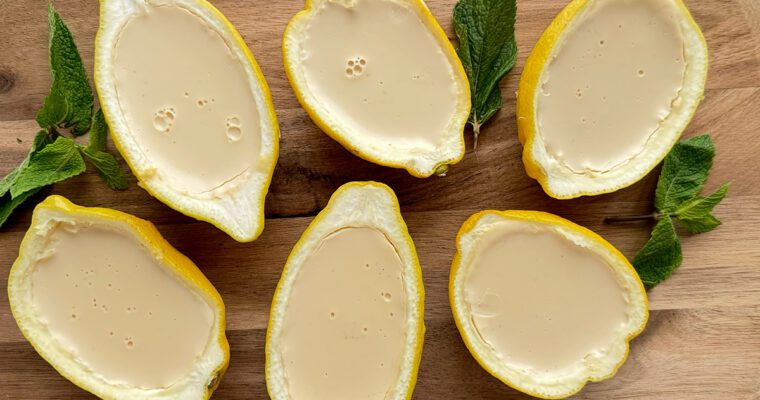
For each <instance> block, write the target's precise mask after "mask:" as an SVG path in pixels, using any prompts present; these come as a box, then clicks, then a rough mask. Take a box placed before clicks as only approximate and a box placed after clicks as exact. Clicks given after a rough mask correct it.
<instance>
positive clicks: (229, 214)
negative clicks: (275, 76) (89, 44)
mask: <svg viewBox="0 0 760 400" xmlns="http://www.w3.org/2000/svg"><path fill="white" fill-rule="evenodd" d="M95 84H96V87H97V91H98V96H99V99H100V105H101V107H102V109H103V111H104V114H105V116H106V119H107V121H108V124H109V126H110V128H111V135H112V137H113V139H114V143H115V144H116V147H117V148H118V149H119V151H120V152H121V154H122V155H123V156H124V158H125V160H126V161H127V163H128V164H129V166H130V168H131V169H132V172H133V173H134V174H135V176H136V177H137V178H138V180H139V182H140V185H141V186H142V187H144V188H145V189H146V190H147V191H148V192H149V193H150V194H152V195H153V196H154V197H156V198H158V199H159V200H161V201H162V202H164V203H166V204H167V205H169V206H170V207H172V208H174V209H176V210H177V211H180V212H182V213H184V214H186V215H189V216H191V217H194V218H197V219H200V220H203V221H207V222H210V223H212V224H214V225H216V226H217V227H219V228H220V229H222V230H223V231H225V232H227V233H228V234H229V235H230V236H232V237H233V238H235V239H236V240H239V241H250V240H254V239H256V238H257V237H258V236H259V234H260V233H261V231H262V229H263V227H264V199H265V197H266V193H267V189H268V187H269V182H270V180H271V177H272V173H273V171H274V167H275V164H276V162H277V155H278V141H279V129H278V126H277V118H276V116H275V113H274V108H273V104H272V100H271V95H270V93H269V89H268V87H267V84H266V82H265V80H264V77H263V76H262V74H261V71H260V70H259V67H258V65H257V64H256V61H255V60H254V58H253V55H252V54H251V51H250V50H249V49H248V47H247V46H246V44H245V42H244V41H243V39H242V38H241V37H240V35H239V34H238V32H237V31H236V30H235V28H234V27H233V26H232V25H231V24H230V22H229V21H228V20H227V19H226V18H225V17H224V16H223V15H222V14H221V13H220V12H219V11H218V10H216V9H215V8H214V7H213V6H212V5H211V4H209V3H208V2H206V1H205V0H177V1H171V2H166V1H158V0H146V1H132V0H103V1H101V7H100V27H99V30H98V34H97V38H96V44H95Z"/></svg>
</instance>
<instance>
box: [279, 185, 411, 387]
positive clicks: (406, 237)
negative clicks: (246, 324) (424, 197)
mask: <svg viewBox="0 0 760 400" xmlns="http://www.w3.org/2000/svg"><path fill="white" fill-rule="evenodd" d="M365 186H372V187H374V188H381V189H383V190H384V191H386V192H387V193H388V194H389V195H390V196H391V197H392V198H393V199H395V200H396V201H395V202H394V205H393V209H392V210H391V212H393V214H394V217H395V222H396V223H398V224H399V226H401V228H402V231H403V232H404V233H405V234H404V237H403V241H404V242H405V243H406V244H407V245H409V246H410V248H411V249H413V251H412V262H413V264H414V265H413V267H414V271H415V275H416V276H415V282H416V283H417V287H416V290H417V291H418V292H419V294H420V299H421V301H419V302H418V304H417V305H416V308H417V312H418V313H419V316H420V317H419V319H418V320H417V322H418V324H417V325H418V326H419V328H418V329H417V331H416V332H415V336H416V338H415V339H416V341H415V342H416V343H417V347H416V348H415V351H414V364H413V366H412V367H413V371H412V374H411V375H410V379H409V382H410V384H409V386H408V388H407V390H406V397H405V398H406V400H411V398H412V394H413V393H414V387H415V385H416V383H417V375H418V371H419V366H420V361H421V360H422V348H423V341H424V339H425V315H424V313H425V301H424V298H425V287H424V286H423V283H422V267H421V266H420V261H419V258H418V257H417V250H416V248H415V247H414V241H412V237H411V236H410V235H409V231H408V229H407V226H406V223H405V222H404V219H403V217H402V216H401V208H400V206H399V203H398V198H397V197H396V194H395V193H394V192H393V190H392V189H391V188H390V187H388V185H386V184H384V183H380V182H374V181H365V182H349V183H346V184H344V185H343V186H341V187H339V188H338V189H337V190H336V191H335V193H333V194H332V196H330V200H329V201H328V202H327V206H325V208H324V209H322V211H320V212H319V214H317V216H316V217H314V219H313V220H312V221H311V222H310V223H309V226H307V227H306V229H305V230H304V231H303V233H302V234H301V237H300V238H299V239H298V241H297V242H296V244H295V246H293V250H291V251H290V254H289V255H288V259H287V261H285V268H284V269H283V271H282V275H281V277H284V276H286V275H287V274H286V273H287V271H288V270H289V269H290V268H291V266H290V261H291V260H290V259H291V257H292V256H293V254H297V253H298V252H299V251H300V249H301V243H302V242H303V240H302V239H303V238H306V237H309V235H311V230H312V226H315V225H317V222H319V221H321V220H322V218H324V216H325V215H327V214H329V213H330V211H331V210H332V208H333V204H334V203H333V202H334V199H336V198H338V197H340V196H341V195H342V194H343V193H344V192H346V191H348V190H349V189H351V188H361V187H365ZM283 286H284V280H283V279H282V278H281V279H280V280H279V282H278V283H277V288H276V289H275V291H274V295H273V296H272V305H271V306H270V307H269V321H270V322H271V321H272V319H273V318H274V309H275V307H274V303H275V300H276V299H278V298H279V297H280V292H281V290H282V288H283ZM271 335H272V330H271V323H269V324H267V334H266V339H265V346H264V347H265V348H264V354H265V356H266V358H265V361H264V373H265V374H267V373H268V371H269V365H270V359H269V353H270V351H271V349H270V347H269V346H270V343H271ZM266 381H267V391H268V392H269V393H272V392H273V390H272V389H273V388H270V387H269V380H268V379H267V380H266Z"/></svg>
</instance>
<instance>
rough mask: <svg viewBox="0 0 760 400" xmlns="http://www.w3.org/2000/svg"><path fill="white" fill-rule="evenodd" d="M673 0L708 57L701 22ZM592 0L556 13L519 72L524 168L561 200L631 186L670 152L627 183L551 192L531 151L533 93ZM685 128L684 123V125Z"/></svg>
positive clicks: (519, 131)
mask: <svg viewBox="0 0 760 400" xmlns="http://www.w3.org/2000/svg"><path fill="white" fill-rule="evenodd" d="M672 1H674V2H675V3H676V4H677V6H678V8H679V9H680V10H681V13H682V16H683V17H684V18H685V19H686V21H687V22H688V24H689V25H690V26H691V27H692V29H694V31H695V32H697V33H698V36H699V39H700V41H701V48H702V49H704V52H705V60H707V58H708V57H707V42H706V40H705V38H704V35H703V34H702V30H701V29H700V28H699V25H697V22H696V21H694V18H693V17H692V15H691V13H690V12H689V9H688V8H687V7H686V5H685V4H684V3H683V1H682V0H672ZM588 2H589V0H573V1H571V2H570V3H569V4H568V5H567V6H566V7H565V8H564V9H562V11H561V12H560V13H559V14H557V16H556V17H555V18H554V19H553V20H552V22H551V23H550V24H549V26H548V27H547V28H546V30H545V31H544V32H543V33H542V34H541V37H540V38H539V39H538V41H537V42H536V44H535V46H534V47H533V50H531V52H530V55H529V56H528V59H527V60H526V61H525V66H524V67H523V72H522V75H521V76H520V83H519V85H518V89H517V102H516V117H517V137H518V139H519V140H520V143H522V145H523V157H522V158H523V165H524V166H525V172H526V173H527V174H528V176H529V177H531V178H533V179H535V180H537V181H538V183H539V184H540V185H541V187H542V188H543V190H544V192H546V194H548V195H549V196H551V197H553V198H555V199H559V200H567V199H573V198H576V197H581V196H595V195H599V194H605V193H612V192H615V191H618V190H620V189H623V188H625V187H628V186H631V185H633V184H635V183H636V182H638V181H640V180H642V179H644V177H646V176H647V175H648V174H649V172H651V171H652V170H653V169H654V168H655V167H656V166H657V165H658V164H659V163H660V162H661V161H662V160H663V159H664V158H665V156H667V152H665V153H664V154H662V155H661V156H660V157H659V159H658V160H657V162H656V163H653V164H652V168H650V169H649V171H647V173H645V174H641V176H639V177H638V178H637V179H635V180H632V181H630V182H629V183H625V184H622V185H620V184H618V185H613V186H611V187H609V188H607V189H604V190H598V191H582V190H581V191H578V192H576V193H575V194H568V195H562V194H557V193H555V192H552V190H551V188H550V187H549V183H548V179H547V175H546V172H545V171H544V168H543V167H542V166H541V165H540V164H539V163H538V162H537V161H536V160H535V159H534V158H533V154H532V148H533V142H534V140H535V137H536V135H537V134H538V133H537V129H536V120H535V116H536V109H535V101H534V94H535V93H536V90H538V86H539V81H540V78H541V73H542V72H543V69H544V66H545V65H546V64H547V62H548V60H549V57H550V56H551V54H552V50H553V49H554V46H555V45H556V44H557V41H558V40H559V39H560V37H561V36H562V33H563V32H564V31H565V29H566V28H567V26H568V25H569V24H570V22H571V21H572V20H573V19H575V17H576V16H577V15H578V13H579V12H581V11H582V10H583V8H584V7H585V6H586V5H587V4H588ZM706 81H707V68H705V74H704V75H703V76H702V79H701V84H702V87H704V86H705V82H706ZM698 105H699V103H698V102H697V104H695V106H694V107H693V108H692V109H691V110H689V120H691V119H692V118H693V117H694V114H695V113H696V111H697V106H698ZM684 129H685V127H684ZM679 136H680V134H679V135H676V136H675V137H674V139H673V140H672V141H671V143H670V144H669V148H671V147H673V145H675V144H676V142H678V139H679Z"/></svg>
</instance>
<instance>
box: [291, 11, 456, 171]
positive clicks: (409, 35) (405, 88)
mask: <svg viewBox="0 0 760 400" xmlns="http://www.w3.org/2000/svg"><path fill="white" fill-rule="evenodd" d="M283 55H284V62H285V71H286V73H287V75H288V79H289V80H290V83H291V86H293V90H294V91H295V94H296V97H297V98H298V100H299V101H300V103H301V105H302V106H303V107H304V109H306V111H307V112H308V113H309V116H310V117H311V119H312V120H313V121H314V122H315V123H316V124H317V125H318V126H319V127H320V128H321V129H322V130H323V131H324V132H325V133H327V134H328V135H329V136H330V137H332V138H333V139H335V140H336V141H338V142H339V143H340V144H342V145H343V147H345V148H346V149H348V150H349V151H351V152H353V153H354V154H356V155H357V156H359V157H361V158H364V159H365V160H368V161H371V162H374V163H376V164H380V165H385V166H389V167H394V168H403V169H406V170H407V171H408V172H409V173H410V174H412V175H414V176H416V177H428V176H430V175H432V174H434V173H442V172H445V170H446V168H447V166H448V165H450V164H455V163H457V162H459V161H460V160H461V159H462V157H463V156H464V151H465V148H464V137H463V131H464V127H465V124H466V123H467V117H468V115H469V113H470V88H469V83H468V80H467V76H466V74H465V71H464V69H463V67H462V64H461V62H460V61H459V58H458V56H457V54H456V52H455V51H454V48H453V47H452V46H451V43H450V42H449V40H448V38H447V36H446V34H445V32H444V31H443V30H442V29H441V27H440V26H439V25H438V23H437V22H436V20H435V18H434V17H433V16H432V15H431V14H430V11H429V10H428V8H427V6H426V5H425V3H424V2H422V1H421V0H339V1H332V0H307V1H306V8H305V9H304V10H302V11H300V12H299V13H298V14H296V15H295V16H294V17H293V19H292V20H291V21H290V23H289V24H288V26H287V28H286V29H285V33H284V36H283Z"/></svg>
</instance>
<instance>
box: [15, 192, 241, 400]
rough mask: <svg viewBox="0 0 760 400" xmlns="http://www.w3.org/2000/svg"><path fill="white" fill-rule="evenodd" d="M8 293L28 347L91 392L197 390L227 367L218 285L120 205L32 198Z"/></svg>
mask: <svg viewBox="0 0 760 400" xmlns="http://www.w3.org/2000/svg"><path fill="white" fill-rule="evenodd" d="M8 297H9V301H10V305H11V311H12V312H13V317H14V318H15V319H16V322H17V323H18V325H19V328H21V331H22V332H23V334H24V336H25V337H26V338H27V339H28V340H29V342H30V343H31V344H32V346H34V348H35V349H36V350H37V352H38V353H39V354H40V355H41V356H42V357H43V358H44V359H45V360H47V361H48V362H49V363H50V364H51V365H52V366H53V367H55V368H56V369H57V370H58V371H59V372H60V373H61V375H63V376H65V377H66V378H68V379H69V380H70V381H72V382H73V383H75V384H76V385H78V386H80V387H81V388H83V389H85V390H88V391H90V392H92V393H93V394H96V395H97V396H99V397H101V398H109V399H110V398H112V399H117V398H118V399H126V398H130V399H148V398H150V399H176V398H183V399H206V398H208V397H209V396H210V395H211V392H213V390H214V389H215V388H216V386H217V385H218V384H219V381H220V380H221V377H222V375H223V374H224V372H225V371H226V369H227V365H228V362H229V346H228V344H227V339H226V337H225V333H224V332H225V314H224V304H223V303H222V299H221V297H220V296H219V293H217V291H216V289H214V287H213V286H212V285H211V283H209V281H208V280H207V279H206V277H205V276H203V274H202V273H201V272H200V270H198V268H197V267H196V266H195V265H194V264H193V263H192V262H191V261H190V260H189V259H187V258H186V257H185V256H183V255H182V254H180V253H179V252H178V251H177V250H175V249H174V248H172V247H171V245H169V243H167V242H166V241H165V240H164V239H163V238H162V237H161V236H160V234H159V233H158V231H156V229H155V228H154V227H153V225H152V224H150V223H149V222H147V221H144V220H141V219H138V218H136V217H133V216H131V215H128V214H124V213H121V212H118V211H114V210H109V209H102V208H86V207H79V206H76V205H74V204H72V203H71V202H69V201H68V200H66V199H64V198H63V197H60V196H51V197H49V198H48V199H47V200H45V201H43V202H42V203H40V204H39V205H38V206H37V208H36V209H35V212H34V217H33V219H32V225H31V227H30V229H29V231H28V232H27V234H26V236H25V237H24V241H23V242H22V244H21V248H20V250H19V256H18V259H17V260H16V262H15V263H14V264H13V267H12V269H11V273H10V276H9V278H8ZM158 332H160V334H157V333H158Z"/></svg>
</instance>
